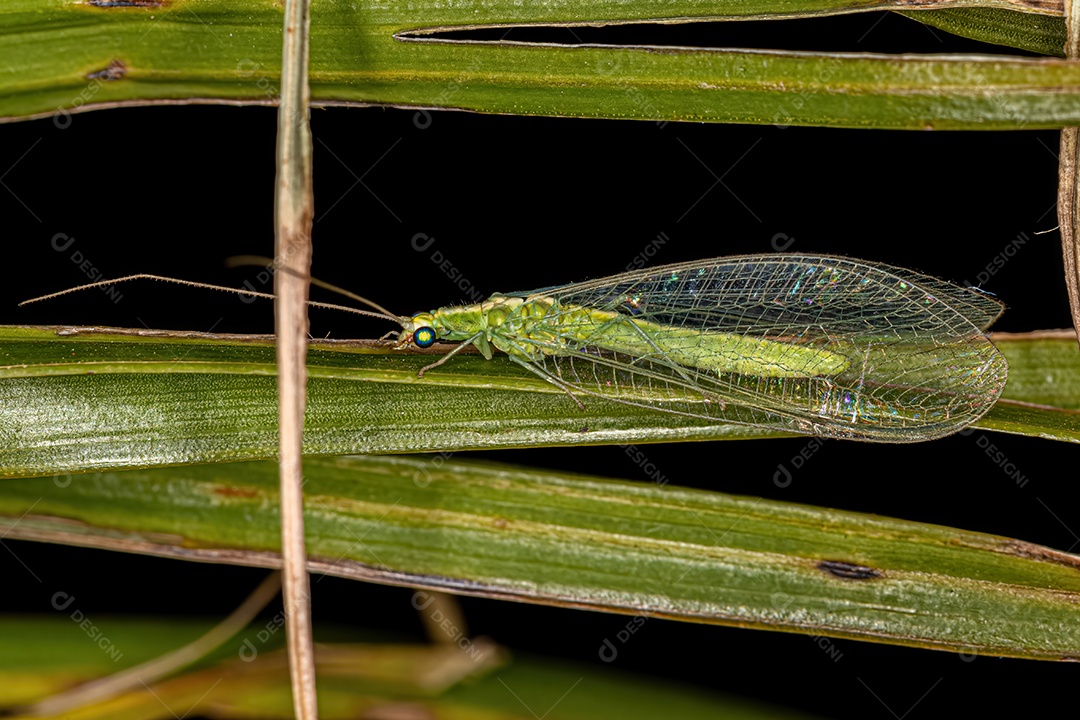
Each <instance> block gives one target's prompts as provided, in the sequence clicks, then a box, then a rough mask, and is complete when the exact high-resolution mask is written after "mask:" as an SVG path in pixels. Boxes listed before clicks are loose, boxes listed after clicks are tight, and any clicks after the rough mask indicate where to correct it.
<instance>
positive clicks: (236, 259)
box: [225, 255, 397, 317]
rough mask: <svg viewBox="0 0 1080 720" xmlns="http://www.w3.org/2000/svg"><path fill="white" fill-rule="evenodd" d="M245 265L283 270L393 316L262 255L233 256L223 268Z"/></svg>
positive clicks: (371, 302) (363, 299) (368, 302)
mask: <svg viewBox="0 0 1080 720" xmlns="http://www.w3.org/2000/svg"><path fill="white" fill-rule="evenodd" d="M247 265H255V266H258V267H264V268H273V271H274V272H277V271H278V270H284V271H285V272H287V273H289V274H290V275H293V276H294V277H299V278H304V279H306V280H307V281H308V282H309V283H311V284H312V285H315V286H317V287H321V288H322V289H323V290H329V291H331V292H336V293H337V294H338V295H344V296H345V297H347V298H349V299H350V300H355V301H356V302H358V303H363V304H364V305H367V306H368V307H372V308H375V309H376V310H378V311H379V312H381V313H386V314H387V315H394V313H392V312H390V311H389V310H387V309H386V308H384V307H383V306H382V305H379V304H378V303H377V302H375V301H373V300H368V299H367V298H366V297H363V296H361V295H357V294H356V293H354V292H353V291H351V290H346V289H345V288H343V287H338V286H337V285H332V284H330V283H328V282H326V281H325V280H320V279H319V278H317V277H312V276H311V275H305V274H303V273H298V272H296V271H295V270H293V269H292V268H287V267H284V266H279V265H278V263H277V262H276V261H275V260H274V259H273V258H268V257H266V256H264V255H233V256H232V257H228V258H225V267H227V268H235V267H243V266H247ZM394 317H397V316H394Z"/></svg>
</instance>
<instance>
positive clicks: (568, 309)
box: [417, 255, 1008, 442]
mask: <svg viewBox="0 0 1080 720" xmlns="http://www.w3.org/2000/svg"><path fill="white" fill-rule="evenodd" d="M500 297H505V298H511V299H516V300H513V301H512V302H514V303H515V304H514V305H513V306H512V310H510V311H509V313H508V314H507V316H506V317H505V319H502V320H501V322H500V323H499V324H498V325H497V326H494V327H492V326H491V324H490V323H488V330H487V331H486V332H487V334H488V339H489V340H490V342H491V344H492V345H494V346H495V347H497V348H498V349H500V350H503V351H504V352H507V353H508V354H509V355H510V356H511V359H513V360H515V361H517V362H518V363H521V364H523V365H525V366H526V367H529V369H531V370H533V371H534V372H536V373H537V374H539V375H541V376H543V377H545V378H546V379H548V380H550V381H552V382H554V383H555V384H557V385H560V386H562V387H564V388H566V389H568V390H569V391H570V392H572V393H575V394H576V393H582V394H585V395H594V396H600V397H604V398H607V399H611V400H616V401H618V402H623V403H629V404H632V405H638V406H644V407H650V408H655V409H657V410H661V411H664V412H670V413H676V414H680V415H689V416H693V417H701V418H708V419H711V420H717V421H722V422H736V423H744V424H750V425H758V426H763V427H769V428H776V429H779V430H787V431H792V432H798V433H809V434H814V435H821V436H826V437H842V438H855V439H864V440H874V441H879V442H915V441H920V440H928V439H932V438H936V437H941V436H943V435H948V434H950V433H953V432H956V431H958V430H960V429H962V428H964V427H965V426H967V425H970V424H971V423H973V422H975V421H976V420H978V419H979V418H980V417H982V415H983V414H985V413H986V412H987V411H988V410H989V409H990V408H991V407H992V406H993V405H994V403H995V402H996V401H997V398H998V396H999V395H1000V394H1001V391H1002V389H1003V388H1004V386H1005V380H1006V377H1007V374H1008V365H1007V363H1006V361H1005V358H1004V357H1003V356H1002V355H1001V353H1000V352H998V350H997V349H996V348H995V347H994V345H993V344H992V343H991V342H990V340H989V339H988V338H987V337H986V336H985V335H984V331H985V330H986V328H987V327H989V325H990V324H991V323H992V322H993V321H994V320H995V319H996V318H997V317H998V315H1000V313H1001V311H1002V306H1001V304H1000V303H998V302H997V301H996V300H993V299H990V298H988V297H986V296H985V295H982V294H980V293H978V292H977V291H974V290H971V289H967V288H962V287H958V286H956V285H952V284H950V283H946V282H944V281H941V280H937V279H935V278H931V277H928V276H925V275H921V274H918V273H914V272H911V271H908V270H902V269H899V268H892V267H888V266H884V265H878V264H873V263H867V262H861V261H857V260H850V259H845V258H838V257H828V256H811V255H754V256H740V257H730V258H717V259H712V260H702V261H697V262H690V263H682V264H677V265H667V266H662V267H656V268H648V269H644V270H640V271H635V272H629V273H625V274H622V275H616V276H613V277H608V278H602V279H598V280H592V281H587V282H582V283H575V284H572V285H565V286H562V287H555V288H547V289H544V290H539V291H533V292H529V293H510V294H507V295H505V296H494V297H493V298H492V300H490V301H488V303H486V304H484V303H482V304H480V305H479V306H468V307H469V308H473V309H474V310H473V312H474V313H480V314H484V313H488V312H490V309H491V303H492V301H496V302H499V301H498V300H497V298H500ZM510 307H511V306H504V310H507V309H509V308H510ZM465 309H466V308H442V309H440V310H436V311H434V312H433V313H431V314H424V315H425V316H426V317H437V316H439V315H440V314H446V315H448V314H450V313H454V312H458V311H463V310H465ZM417 319H418V320H419V319H420V316H417ZM437 322H438V321H437ZM466 330H467V328H466V329H465V330H461V331H455V332H447V331H443V332H440V334H439V336H440V337H447V338H450V339H459V340H464V339H466V338H465V335H466V334H467V332H466ZM475 337H476V336H475V335H473V336H472V337H470V338H469V339H470V340H471V341H473V342H476V340H475V339H474V338H475ZM481 342H482V341H481Z"/></svg>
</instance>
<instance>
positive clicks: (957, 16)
mask: <svg viewBox="0 0 1080 720" xmlns="http://www.w3.org/2000/svg"><path fill="white" fill-rule="evenodd" d="M898 12H899V14H901V15H903V16H905V17H909V18H911V19H912V20H917V21H918V22H921V23H925V24H926V25H930V26H931V27H936V28H938V29H940V30H944V31H946V32H950V33H952V34H953V35H960V36H961V37H966V38H971V39H972V40H981V41H982V42H988V43H993V44H994V45H1005V46H1008V47H1014V48H1019V49H1021V50H1028V51H1029V52H1035V53H1039V54H1040V55H1050V56H1053V57H1065V19H1064V18H1063V17H1061V15H1060V14H1058V15H1035V14H1032V13H1023V12H1013V11H1011V10H1003V9H1000V8H989V7H979V8H975V7H963V8H946V9H942V10H933V11H927V12H923V11H921V10H900V11H898Z"/></svg>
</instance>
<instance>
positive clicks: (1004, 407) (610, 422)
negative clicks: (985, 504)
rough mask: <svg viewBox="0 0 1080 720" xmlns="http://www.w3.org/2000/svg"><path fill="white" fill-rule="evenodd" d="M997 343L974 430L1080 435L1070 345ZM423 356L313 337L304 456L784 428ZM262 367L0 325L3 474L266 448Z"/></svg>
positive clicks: (270, 452)
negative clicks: (997, 363) (438, 363)
mask: <svg viewBox="0 0 1080 720" xmlns="http://www.w3.org/2000/svg"><path fill="white" fill-rule="evenodd" d="M114 332H118V331H114ZM997 342H998V346H999V347H1000V348H1001V350H1002V352H1003V353H1005V356H1006V358H1007V359H1008V360H1009V366H1010V370H1009V383H1008V385H1007V386H1006V388H1005V392H1004V393H1003V395H1002V399H1001V400H1000V401H999V403H998V405H997V406H996V407H995V408H994V409H993V410H992V411H991V412H990V413H989V414H988V415H987V416H986V417H985V418H983V420H982V421H980V422H979V424H978V427H983V428H986V429H992V430H1003V431H1007V432H1014V433H1021V434H1026V435H1035V436H1039V437H1046V438H1051V439H1058V440H1068V441H1071V442H1080V356H1078V355H1077V352H1076V347H1075V339H1074V338H1072V337H1071V335H1069V334H1061V333H1037V334H1032V335H1030V336H1025V335H1010V336H1006V335H999V336H998V338H997ZM433 350H434V352H435V353H436V355H437V354H440V353H443V352H445V348H433ZM431 358H432V355H431V354H430V353H428V354H402V353H395V352H393V351H390V350H387V349H386V348H385V347H379V346H376V345H375V344H373V343H351V344H347V343H342V344H325V343H323V344H315V345H314V346H313V347H312V349H311V353H310V356H309V359H308V365H309V373H310V377H311V380H310V383H309V405H308V411H307V424H306V428H305V433H304V442H305V445H304V449H305V453H307V454H309V455H336V454H342V453H401V452H417V451H426V450H441V451H446V450H465V449H476V448H508V447H535V446H541V445H598V444H610V443H630V442H668V441H679V440H721V439H736V438H760V437H770V436H771V437H775V436H778V435H779V434H780V433H777V432H775V431H771V430H764V429H761V428H756V427H750V426H746V425H725V424H722V423H719V422H715V421H704V420H698V419H695V418H689V417H683V416H679V415H671V414H668V413H662V412H656V411H653V410H647V409H644V408H637V407H632V406H629V405H624V404H621V403H615V402H610V401H604V400H601V399H599V398H592V397H590V398H587V400H586V402H585V409H584V410H580V409H579V408H578V407H577V406H576V405H575V404H574V403H573V401H572V400H570V399H569V398H568V397H567V396H566V394H565V393H563V392H561V391H560V390H558V389H557V388H554V387H553V386H551V385H550V384H548V383H545V382H544V381H543V380H540V379H539V378H536V377H534V376H532V375H531V374H529V373H527V372H525V371H524V370H522V369H521V368H519V367H517V366H516V365H514V364H513V363H511V362H509V361H508V360H506V358H505V357H502V356H496V357H495V359H493V360H490V361H489V360H485V359H483V358H482V357H480V356H479V355H475V354H474V355H465V354H463V355H460V356H458V357H455V358H454V360H453V361H452V362H451V363H447V364H446V365H444V366H443V367H440V368H439V369H438V370H437V371H433V372H431V373H429V374H427V375H426V376H425V377H424V379H423V380H419V379H417V377H416V373H417V371H418V370H419V369H420V368H421V367H423V366H424V365H426V364H428V363H429V362H431ZM274 373H275V369H274V356H273V346H272V340H270V339H267V338H265V337H264V338H253V337H248V338H246V339H242V336H241V337H237V336H212V335H203V336H196V337H178V336H167V335H153V336H141V337H140V336H138V335H133V334H131V333H128V334H111V335H110V334H108V333H104V332H94V331H87V329H85V328H84V329H83V330H74V329H55V328H20V327H0V477H5V476H6V477H22V476H31V475H51V474H55V473H67V472H79V471H85V470H93V469H110V468H123V467H148V466H153V465H176V464H181V463H198V462H213V461H220V460H226V461H229V460H253V459H261V458H270V457H276V452H277V451H276V448H277V416H276V408H277V404H276V403H277V401H276V395H275V392H276V388H275V382H274ZM433 397H438V402H432V398H433Z"/></svg>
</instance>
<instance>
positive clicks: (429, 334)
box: [412, 327, 435, 348]
mask: <svg viewBox="0 0 1080 720" xmlns="http://www.w3.org/2000/svg"><path fill="white" fill-rule="evenodd" d="M412 339H413V342H414V343H416V346H417V347H422V348H427V347H431V346H432V345H434V344H435V331H434V330H432V329H431V328H429V327H422V328H417V329H416V332H414V333H413V336H412Z"/></svg>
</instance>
